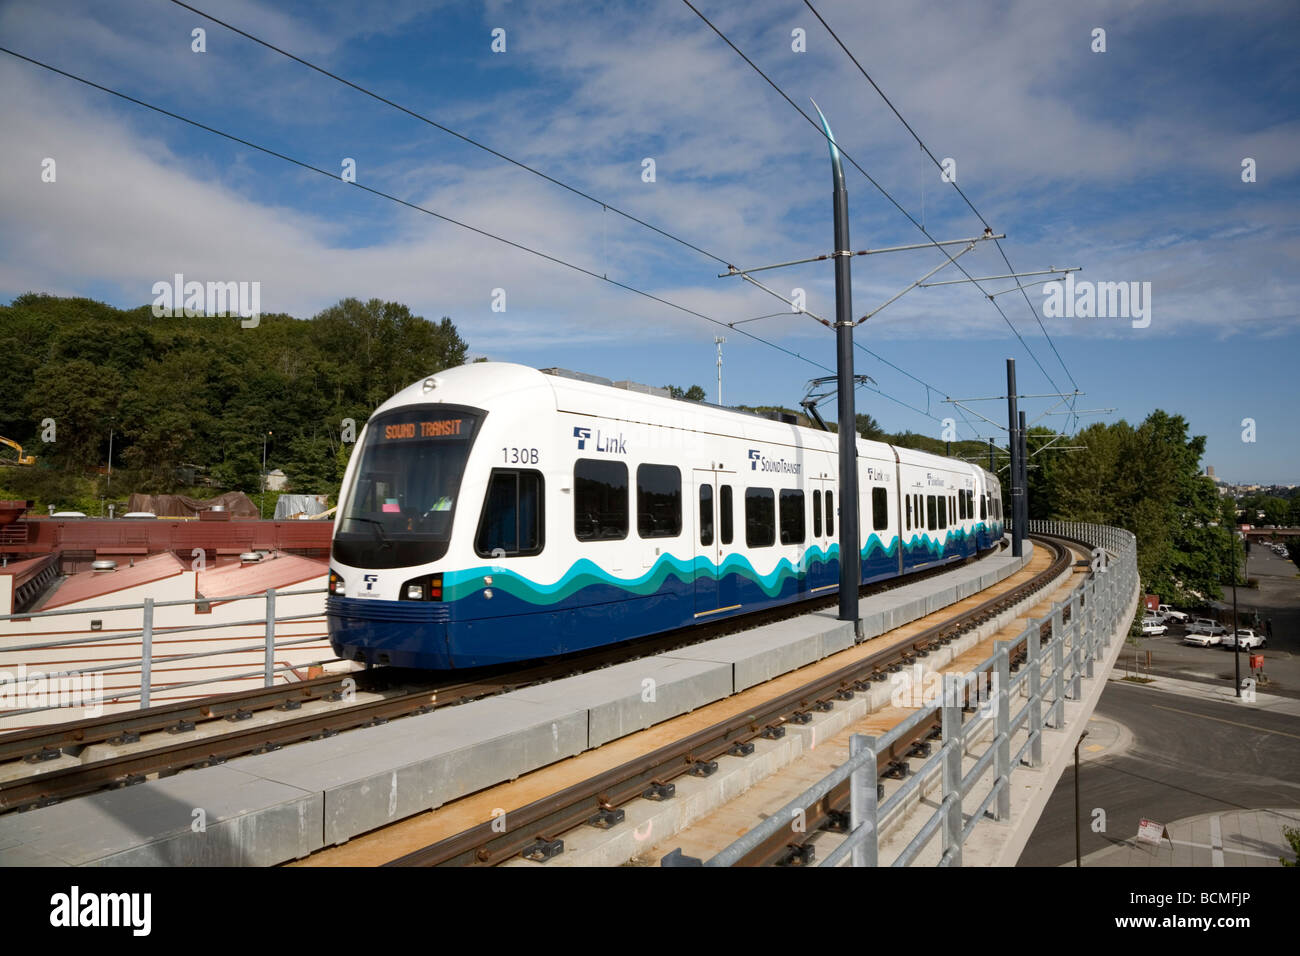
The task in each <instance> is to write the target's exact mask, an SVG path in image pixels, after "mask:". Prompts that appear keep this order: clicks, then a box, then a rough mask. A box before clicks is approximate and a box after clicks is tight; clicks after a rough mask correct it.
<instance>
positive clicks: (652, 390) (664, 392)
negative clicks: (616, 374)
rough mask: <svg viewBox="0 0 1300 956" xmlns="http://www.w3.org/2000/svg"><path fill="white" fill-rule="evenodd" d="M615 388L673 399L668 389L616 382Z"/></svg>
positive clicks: (637, 383)
mask: <svg viewBox="0 0 1300 956" xmlns="http://www.w3.org/2000/svg"><path fill="white" fill-rule="evenodd" d="M614 387H615V388H624V389H627V390H628V391H629V392H640V393H641V394H643V395H658V396H659V397H661V398H671V397H672V395H671V394H670V393H669V391H668V389H666V388H657V387H656V386H654V385H642V384H641V383H640V382H629V381H623V382H615V383H614Z"/></svg>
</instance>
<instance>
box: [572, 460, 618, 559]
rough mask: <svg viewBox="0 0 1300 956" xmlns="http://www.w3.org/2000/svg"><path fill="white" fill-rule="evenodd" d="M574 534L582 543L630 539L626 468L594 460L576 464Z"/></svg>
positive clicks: (615, 463) (611, 462)
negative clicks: (628, 532)
mask: <svg viewBox="0 0 1300 956" xmlns="http://www.w3.org/2000/svg"><path fill="white" fill-rule="evenodd" d="M573 533H574V535H575V536H576V537H577V539H578V540H579V541H613V540H622V539H623V538H626V537H627V465H625V464H623V463H622V462H621V461H599V460H596V459H593V458H579V459H578V460H577V461H576V462H574V464H573Z"/></svg>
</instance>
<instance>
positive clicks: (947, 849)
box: [940, 674, 974, 866]
mask: <svg viewBox="0 0 1300 956" xmlns="http://www.w3.org/2000/svg"><path fill="white" fill-rule="evenodd" d="M961 693H962V681H961V678H959V677H957V676H956V675H953V674H945V675H944V678H943V706H942V707H941V709H940V729H941V731H942V734H943V743H942V744H941V746H942V747H943V764H942V766H943V789H942V791H941V793H940V801H941V802H940V806H942V807H943V808H944V811H943V853H944V856H948V857H949V858H950V861H951V865H952V866H961V831H962V818H961V798H962V792H961V755H962V750H963V749H964V747H963V746H962V727H961V704H962V702H961V699H960V695H961ZM972 703H974V701H972ZM950 797H951V798H952V799H951V800H950V799H949V798H950Z"/></svg>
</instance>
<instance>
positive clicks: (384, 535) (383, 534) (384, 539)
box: [348, 518, 393, 548]
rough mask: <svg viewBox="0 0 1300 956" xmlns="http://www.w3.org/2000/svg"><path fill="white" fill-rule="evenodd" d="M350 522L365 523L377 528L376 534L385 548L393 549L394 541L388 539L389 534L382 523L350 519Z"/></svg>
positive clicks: (369, 519)
mask: <svg viewBox="0 0 1300 956" xmlns="http://www.w3.org/2000/svg"><path fill="white" fill-rule="evenodd" d="M348 520H350V521H365V522H368V523H369V524H372V525H374V526H375V534H376V535H377V536H378V538H379V541H380V543H381V544H382V545H383V546H384V547H385V548H391V547H392V546H393V541H392V539H391V538H389V537H388V532H387V531H385V530H384V524H383V522H382V521H376V520H375V519H374V518H349V519H348Z"/></svg>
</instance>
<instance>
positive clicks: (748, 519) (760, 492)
mask: <svg viewBox="0 0 1300 956" xmlns="http://www.w3.org/2000/svg"><path fill="white" fill-rule="evenodd" d="M775 543H776V495H775V494H773V492H772V489H771V488H746V489H745V544H746V545H748V546H749V547H751V548H766V547H768V546H769V545H772V544H775Z"/></svg>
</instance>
